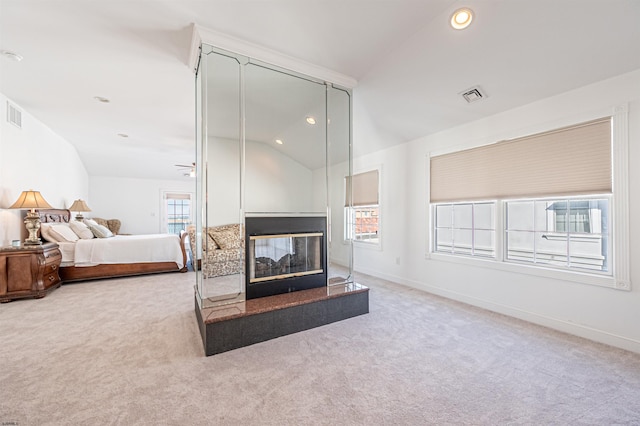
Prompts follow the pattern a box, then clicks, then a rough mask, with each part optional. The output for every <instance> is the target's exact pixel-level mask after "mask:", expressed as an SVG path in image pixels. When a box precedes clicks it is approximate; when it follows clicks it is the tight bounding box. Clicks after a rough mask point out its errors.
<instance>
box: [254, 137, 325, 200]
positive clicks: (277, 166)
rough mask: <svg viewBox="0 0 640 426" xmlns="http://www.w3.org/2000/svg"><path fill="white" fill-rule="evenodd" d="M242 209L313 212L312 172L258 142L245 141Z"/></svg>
mask: <svg viewBox="0 0 640 426" xmlns="http://www.w3.org/2000/svg"><path fill="white" fill-rule="evenodd" d="M245 179H246V182H245V191H246V194H245V211H246V212H247V213H250V212H287V213H289V212H292V213H295V212H311V211H313V205H314V203H313V195H314V192H313V191H314V187H313V174H312V171H311V170H309V169H308V168H306V167H305V166H303V165H302V164H300V163H298V162H297V161H295V160H293V159H292V158H290V157H288V156H286V155H283V154H281V153H279V152H278V151H277V150H275V149H273V148H272V147H270V146H268V145H267V144H264V143H260V142H251V141H247V143H246V153H245Z"/></svg>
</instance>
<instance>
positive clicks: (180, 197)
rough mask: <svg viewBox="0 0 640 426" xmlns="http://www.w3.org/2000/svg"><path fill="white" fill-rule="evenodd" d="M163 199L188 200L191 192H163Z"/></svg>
mask: <svg viewBox="0 0 640 426" xmlns="http://www.w3.org/2000/svg"><path fill="white" fill-rule="evenodd" d="M164 198H165V200H190V199H191V194H184V193H170V192H168V193H166V194H164Z"/></svg>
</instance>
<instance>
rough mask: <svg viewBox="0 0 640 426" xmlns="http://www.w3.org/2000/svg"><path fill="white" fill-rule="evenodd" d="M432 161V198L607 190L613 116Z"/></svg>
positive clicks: (609, 186)
mask: <svg viewBox="0 0 640 426" xmlns="http://www.w3.org/2000/svg"><path fill="white" fill-rule="evenodd" d="M430 163H431V171H430V176H431V195H430V201H431V202H432V203H438V202H454V201H476V200H494V199H504V198H525V197H530V198H534V197H550V196H558V195H562V196H567V195H583V194H605V193H611V190H612V183H611V181H612V178H611V176H612V167H611V117H606V118H602V119H598V120H594V121H590V122H586V123H581V124H578V125H575V126H571V127H565V128H562V129H558V130H554V131H550V132H545V133H539V134H535V135H532V136H527V137H523V138H518V139H513V140H508V141H502V142H498V143H495V144H492V145H486V146H481V147H478V148H473V149H468V150H464V151H458V152H454V153H450V154H445V155H440V156H434V157H432V158H431V162H430ZM354 191H355V189H354Z"/></svg>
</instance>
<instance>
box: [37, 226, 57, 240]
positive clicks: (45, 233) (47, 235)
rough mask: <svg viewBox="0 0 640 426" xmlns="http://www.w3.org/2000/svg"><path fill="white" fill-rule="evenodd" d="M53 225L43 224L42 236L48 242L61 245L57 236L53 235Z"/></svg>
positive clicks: (41, 228)
mask: <svg viewBox="0 0 640 426" xmlns="http://www.w3.org/2000/svg"><path fill="white" fill-rule="evenodd" d="M52 226H53V224H52V223H43V224H41V225H40V236H41V237H42V238H44V239H45V240H47V241H50V242H52V243H59V242H60V241H59V240H58V239H57V238H56V236H55V235H52V233H51V227H52Z"/></svg>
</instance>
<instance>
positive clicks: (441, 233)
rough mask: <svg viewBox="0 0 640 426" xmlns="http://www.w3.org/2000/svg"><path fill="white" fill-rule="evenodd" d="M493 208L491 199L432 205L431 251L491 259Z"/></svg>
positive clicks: (493, 229) (494, 208)
mask: <svg viewBox="0 0 640 426" xmlns="http://www.w3.org/2000/svg"><path fill="white" fill-rule="evenodd" d="M495 210H496V203H495V201H494V202H480V203H445V204H436V205H435V206H434V219H435V229H434V232H435V235H434V242H435V250H436V251H439V252H442V253H453V254H462V255H467V256H479V257H491V258H495V256H496V241H495Z"/></svg>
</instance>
